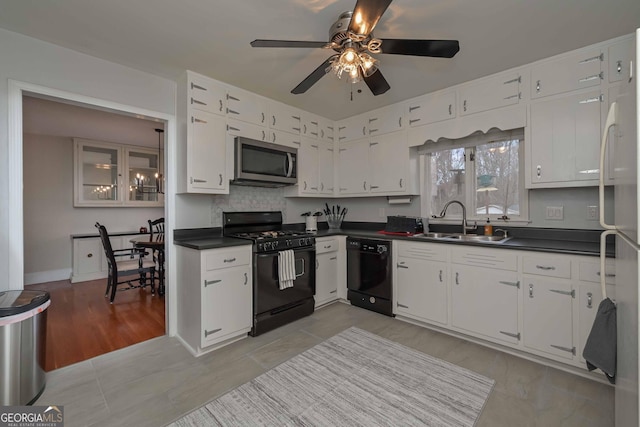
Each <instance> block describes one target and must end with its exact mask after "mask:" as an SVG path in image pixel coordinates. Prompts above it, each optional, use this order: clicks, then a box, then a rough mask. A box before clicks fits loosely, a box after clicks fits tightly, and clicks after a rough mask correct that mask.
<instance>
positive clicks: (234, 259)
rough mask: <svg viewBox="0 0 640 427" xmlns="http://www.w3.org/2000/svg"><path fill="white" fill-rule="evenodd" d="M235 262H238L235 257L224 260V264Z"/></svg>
mask: <svg viewBox="0 0 640 427" xmlns="http://www.w3.org/2000/svg"><path fill="white" fill-rule="evenodd" d="M235 261H236V258H235V257H233V258H226V259H225V260H224V262H235Z"/></svg>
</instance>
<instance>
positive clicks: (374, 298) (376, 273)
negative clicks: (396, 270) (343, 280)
mask: <svg viewBox="0 0 640 427" xmlns="http://www.w3.org/2000/svg"><path fill="white" fill-rule="evenodd" d="M347 289H348V291H347V299H348V300H349V301H350V302H351V304H352V305H355V306H358V307H362V308H366V309H368V310H372V311H376V312H378V313H382V314H386V315H387V316H393V305H392V302H391V296H392V287H391V242H390V241H387V240H370V239H362V238H356V237H348V238H347Z"/></svg>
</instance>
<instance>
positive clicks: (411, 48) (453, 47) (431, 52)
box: [380, 39, 460, 58]
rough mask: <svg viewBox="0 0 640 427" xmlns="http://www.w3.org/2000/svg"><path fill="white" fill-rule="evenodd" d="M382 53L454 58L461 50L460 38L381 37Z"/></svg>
mask: <svg viewBox="0 0 640 427" xmlns="http://www.w3.org/2000/svg"><path fill="white" fill-rule="evenodd" d="M380 40H382V45H381V46H380V49H382V52H381V53H388V54H395V55H413V56H433V57H437V58H453V56H454V55H455V54H456V53H458V51H459V50H460V44H459V43H458V40H412V39H380Z"/></svg>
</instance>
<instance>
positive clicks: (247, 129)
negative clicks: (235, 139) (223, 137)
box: [227, 119, 269, 141]
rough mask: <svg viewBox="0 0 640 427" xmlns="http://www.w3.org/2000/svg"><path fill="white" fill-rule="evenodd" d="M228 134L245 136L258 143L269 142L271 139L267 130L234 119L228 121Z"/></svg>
mask: <svg viewBox="0 0 640 427" xmlns="http://www.w3.org/2000/svg"><path fill="white" fill-rule="evenodd" d="M227 132H228V133H229V135H233V136H244V137H246V138H251V139H257V140H258V141H268V138H269V131H268V129H267V128H265V127H263V126H258V125H254V124H251V123H247V122H242V121H240V120H234V119H227Z"/></svg>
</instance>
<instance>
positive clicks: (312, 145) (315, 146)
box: [310, 144, 318, 148]
mask: <svg viewBox="0 0 640 427" xmlns="http://www.w3.org/2000/svg"><path fill="white" fill-rule="evenodd" d="M310 146H311V147H313V148H318V146H317V145H315V144H310Z"/></svg>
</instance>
